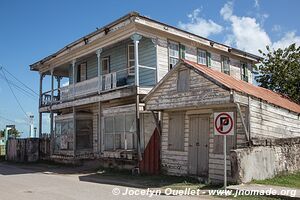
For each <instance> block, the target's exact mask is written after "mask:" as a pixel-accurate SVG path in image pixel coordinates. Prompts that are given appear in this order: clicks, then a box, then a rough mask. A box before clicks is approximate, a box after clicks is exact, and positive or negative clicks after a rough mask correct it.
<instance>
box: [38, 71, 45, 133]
mask: <svg viewBox="0 0 300 200" xmlns="http://www.w3.org/2000/svg"><path fill="white" fill-rule="evenodd" d="M43 78H44V75H43V73H40V93H39V94H40V96H39V98H40V99H39V108H41V107H42V103H43ZM42 124H43V113H42V112H40V111H39V138H41V137H42V131H43V127H42Z"/></svg>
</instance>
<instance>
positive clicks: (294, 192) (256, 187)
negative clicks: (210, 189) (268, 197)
mask: <svg viewBox="0 0 300 200" xmlns="http://www.w3.org/2000/svg"><path fill="white" fill-rule="evenodd" d="M227 189H232V190H239V191H246V190H247V191H262V192H264V193H265V194H270V193H271V192H272V194H276V195H275V196H278V197H287V198H290V197H293V198H299V199H300V190H299V189H295V188H288V187H281V186H274V185H260V184H241V185H231V186H228V187H227Z"/></svg>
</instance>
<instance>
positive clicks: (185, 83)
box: [177, 69, 189, 92]
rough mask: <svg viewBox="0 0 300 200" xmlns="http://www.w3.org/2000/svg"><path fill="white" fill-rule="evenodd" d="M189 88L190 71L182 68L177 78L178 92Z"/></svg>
mask: <svg viewBox="0 0 300 200" xmlns="http://www.w3.org/2000/svg"><path fill="white" fill-rule="evenodd" d="M188 90H189V71H188V70H187V69H185V70H180V71H179V72H178V78H177V92H186V91H188Z"/></svg>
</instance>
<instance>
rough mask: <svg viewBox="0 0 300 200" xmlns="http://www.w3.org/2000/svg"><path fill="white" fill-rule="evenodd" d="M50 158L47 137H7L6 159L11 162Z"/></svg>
mask: <svg viewBox="0 0 300 200" xmlns="http://www.w3.org/2000/svg"><path fill="white" fill-rule="evenodd" d="M49 158H50V139H49V138H41V139H39V138H26V139H9V140H8V142H7V155H6V159H7V160H8V161H13V162H37V161H38V160H39V159H41V160H47V159H49Z"/></svg>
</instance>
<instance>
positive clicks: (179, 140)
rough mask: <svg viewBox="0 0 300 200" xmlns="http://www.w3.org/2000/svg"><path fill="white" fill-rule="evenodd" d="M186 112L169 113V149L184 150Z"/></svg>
mask: <svg viewBox="0 0 300 200" xmlns="http://www.w3.org/2000/svg"><path fill="white" fill-rule="evenodd" d="M184 116H185V115H184V113H182V112H174V113H170V114H169V134H168V149H169V150H173V151H184Z"/></svg>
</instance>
